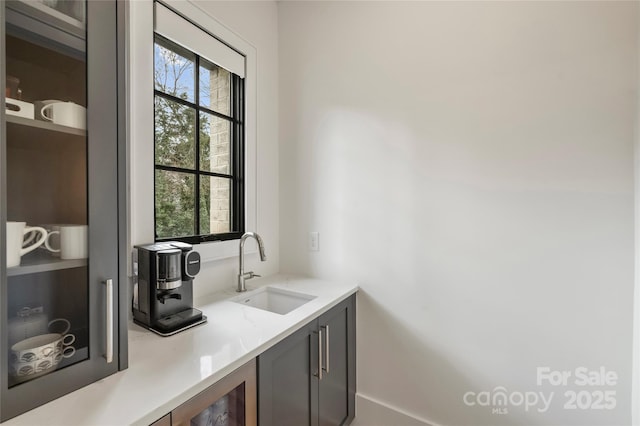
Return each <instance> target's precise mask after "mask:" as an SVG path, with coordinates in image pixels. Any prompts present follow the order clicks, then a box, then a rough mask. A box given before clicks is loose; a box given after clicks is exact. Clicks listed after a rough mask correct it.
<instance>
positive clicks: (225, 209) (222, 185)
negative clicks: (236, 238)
mask: <svg viewBox="0 0 640 426" xmlns="http://www.w3.org/2000/svg"><path fill="white" fill-rule="evenodd" d="M231 231H232V229H231V179H227V178H219V177H210V176H201V177H200V234H203V235H204V234H219V233H223V232H231Z"/></svg>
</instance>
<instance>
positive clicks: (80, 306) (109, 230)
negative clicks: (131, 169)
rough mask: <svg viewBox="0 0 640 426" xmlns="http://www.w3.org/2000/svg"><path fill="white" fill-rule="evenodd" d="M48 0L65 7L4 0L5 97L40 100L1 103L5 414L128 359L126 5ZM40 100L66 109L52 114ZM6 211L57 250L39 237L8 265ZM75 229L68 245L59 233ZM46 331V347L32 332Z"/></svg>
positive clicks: (1, 62)
mask: <svg viewBox="0 0 640 426" xmlns="http://www.w3.org/2000/svg"><path fill="white" fill-rule="evenodd" d="M54 3H55V4H56V5H59V6H60V10H58V9H55V10H54V9H53V6H51V7H49V6H48V5H45V4H43V3H42V2H20V1H10V2H9V1H7V2H0V81H4V80H5V76H6V75H13V76H14V77H19V78H16V80H18V81H19V84H20V87H21V90H20V91H18V92H16V94H15V95H14V94H12V96H14V97H16V96H17V97H22V99H21V100H22V101H24V102H23V104H26V105H32V107H33V108H35V106H36V105H40V106H38V107H37V110H36V111H35V112H34V114H32V115H29V114H26V115H24V116H16V115H9V114H7V113H6V111H5V110H4V108H2V111H0V229H1V230H0V252H1V253H2V257H1V258H0V300H2V304H0V347H2V348H4V349H7V350H4V349H3V350H2V351H0V421H4V420H6V419H8V418H11V417H14V416H16V415H18V414H21V413H23V412H25V411H27V410H30V409H32V408H35V407H37V406H39V405H42V404H44V403H46V402H48V401H51V400H52V399H55V398H57V397H60V396H62V395H65V394H67V393H69V392H72V391H74V390H76V389H79V388H81V387H82V386H85V385H87V384H90V383H92V382H94V381H96V380H99V379H101V378H103V377H105V376H107V375H109V374H112V373H115V372H116V371H118V369H120V368H125V367H126V326H127V324H126V316H127V305H124V306H119V301H120V300H122V298H121V296H123V295H126V288H127V286H126V271H124V265H125V263H126V262H125V261H124V259H120V258H119V254H120V253H125V252H126V250H123V249H122V248H123V244H124V240H123V238H122V236H123V235H124V234H125V232H124V228H123V227H124V226H125V225H126V220H123V218H124V219H126V203H124V202H123V200H124V198H123V196H122V195H123V194H124V191H123V189H124V188H125V187H124V183H125V182H124V180H123V174H122V171H123V170H124V167H123V164H124V160H125V158H124V154H123V152H125V150H124V141H123V139H120V138H119V132H121V131H122V128H123V127H124V126H123V123H124V122H123V120H122V119H119V117H118V113H119V112H121V111H122V109H121V110H120V111H119V109H118V103H119V102H122V101H123V98H120V99H119V94H121V93H122V92H121V89H122V85H123V83H124V81H123V80H122V78H121V77H122V74H121V72H122V70H121V69H119V68H118V67H119V65H120V66H122V61H121V60H119V59H118V53H119V52H118V41H119V40H120V41H122V39H121V38H120V39H119V38H118V37H119V36H121V35H122V34H123V33H122V31H123V27H122V26H121V24H122V10H121V7H119V5H118V3H117V2H116V1H115V0H111V1H85V0H76V1H74V2H57V3H56V2H53V3H51V2H49V4H54ZM71 6H73V7H74V9H73V10H72V9H71V8H70V7H71ZM76 6H77V7H76ZM76 9H77V10H76ZM118 19H120V22H118ZM121 54H122V52H121ZM6 97H10V96H8V92H7V91H5V92H4V94H2V95H0V101H1V103H2V104H4V103H5V98H6ZM43 102H49V103H55V104H59V106H60V105H61V106H62V108H61V109H60V110H59V111H62V112H60V115H58V114H57V113H52V114H53V115H52V116H51V117H47V114H45V113H44V112H43V111H44V109H40V108H41V105H42V103H43ZM70 105H71V106H73V107H74V108H73V109H71V108H70ZM53 109H54V108H50V110H53ZM65 111H66V112H65ZM69 111H71V112H69ZM38 114H40V115H43V116H45V117H46V118H48V120H40V119H38ZM41 118H42V117H41ZM120 118H121V117H120ZM7 221H12V222H13V221H15V222H14V223H18V222H19V223H22V222H26V224H27V225H28V226H34V225H39V226H42V227H43V228H46V229H47V231H48V232H49V234H50V235H54V232H56V231H54V229H56V228H54V227H58V228H57V229H59V230H60V231H58V232H60V234H59V237H60V242H59V244H60V246H59V249H60V250H61V253H58V255H57V256H56V255H54V254H52V253H49V252H48V251H47V250H41V249H40V248H38V249H37V250H33V251H32V252H30V253H28V254H25V255H24V256H22V258H21V259H20V260H19V262H18V263H17V264H11V265H8V264H7V261H6V259H5V251H6V246H7V243H6V235H5V226H6V225H5V224H6V222H7ZM70 224H73V225H70ZM63 229H68V230H69V233H68V234H66V233H65V232H66V231H63ZM73 232H77V234H76V237H75V240H74V241H75V242H74V243H72V244H70V245H68V247H69V248H70V249H69V250H68V251H67V249H65V248H64V247H65V245H64V244H63V242H62V241H63V239H62V236H63V234H64V235H68V236H71V235H72V233H73ZM70 238H71V237H70ZM25 244H26V243H25ZM52 245H55V244H52ZM74 245H75V247H80V248H82V250H79V252H80V253H79V254H72V250H71V248H73V247H72V246H74ZM65 252H66V255H65ZM107 281H110V284H111V286H108V285H106V284H105V283H106V282H107ZM109 289H111V292H109ZM120 290H122V291H120ZM109 295H110V296H111V297H108V296H109ZM124 300H126V299H124ZM109 302H112V303H109ZM127 303H129V302H128V301H127ZM25 310H26V312H27V313H26V316H25V315H23V314H24V312H23V311H25ZM25 318H26V319H25ZM121 318H124V319H125V320H124V321H121ZM54 319H55V320H54ZM52 320H54V321H55V323H53V324H51V323H50V324H49V325H48V326H47V322H49V321H52ZM36 322H38V323H40V322H41V323H42V324H43V326H39V325H38V326H36V325H33V326H32V324H36ZM64 324H66V326H65V325H64ZM67 333H69V334H67ZM51 335H53V336H57V337H55V338H52V339H51V342H49V341H48V340H47V341H46V342H45V343H41V344H42V345H43V347H44V349H42V350H40V348H39V347H38V348H36V347H35V344H34V343H30V342H31V340H30V339H33V338H38V339H40V340H37V341H38V342H41V341H43V340H42V339H44V337H43V336H51ZM63 335H64V336H65V337H64V339H62V337H63ZM20 342H21V343H20ZM123 342H124V343H125V344H124V345H123V344H122V343H123ZM18 343H20V344H21V345H22V347H25V348H26V349H25V350H24V353H25V354H26V355H29V358H28V359H27V358H25V357H24V356H23V354H22V353H20V352H18V351H17V349H16V350H13V348H18V347H20V345H19V344H18ZM27 343H29V344H30V345H31V346H29V345H27ZM14 345H15V346H14ZM45 351H46V352H45ZM109 354H111V355H112V356H109ZM107 358H109V360H107ZM70 415H72V414H70Z"/></svg>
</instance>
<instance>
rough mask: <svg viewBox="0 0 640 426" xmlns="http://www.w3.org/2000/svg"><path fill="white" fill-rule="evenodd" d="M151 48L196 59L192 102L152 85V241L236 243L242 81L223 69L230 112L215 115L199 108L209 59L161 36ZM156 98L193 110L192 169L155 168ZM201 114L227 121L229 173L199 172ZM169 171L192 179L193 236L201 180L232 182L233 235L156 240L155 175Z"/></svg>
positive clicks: (241, 225) (241, 219)
mask: <svg viewBox="0 0 640 426" xmlns="http://www.w3.org/2000/svg"><path fill="white" fill-rule="evenodd" d="M153 41H154V45H155V44H156V43H158V41H160V42H159V43H158V44H160V45H161V46H163V47H165V48H167V49H170V50H173V51H174V52H176V53H178V54H180V51H187V52H189V54H190V55H193V57H195V61H194V68H195V73H194V79H195V81H194V91H195V93H194V101H193V102H191V101H188V100H186V99H182V98H179V97H176V96H173V95H170V94H168V93H165V92H162V91H160V90H158V89H156V87H155V82H154V89H153V94H154V112H153V115H154V132H153V134H154V136H153V159H154V160H153V166H154V173H153V194H154V196H153V200H154V201H153V232H154V235H155V241H157V242H162V241H182V242H185V243H189V244H199V243H205V242H209V241H228V240H237V239H240V237H242V235H243V234H244V231H245V215H246V211H245V79H244V78H241V77H240V76H238V75H237V74H234V73H233V72H231V71H229V70H227V69H226V68H224V67H221V68H223V69H225V70H226V71H227V72H229V74H230V82H229V83H230V85H231V97H230V102H231V105H230V111H231V115H225V114H222V113H220V112H217V111H214V110H212V109H209V108H207V107H204V106H202V105H200V60H201V59H204V60H205V61H206V62H208V63H213V64H214V65H216V66H219V65H217V64H215V62H213V61H211V60H209V59H208V58H201V56H200V55H198V54H197V53H195V52H193V51H191V50H189V49H188V48H185V47H184V46H181V45H179V44H177V43H175V42H172V41H171V40H169V39H167V38H166V37H163V36H162V35H161V34H158V33H155V32H154V40H153ZM154 72H155V60H154ZM156 97H161V98H163V99H165V100H169V101H172V102H177V103H179V104H181V105H184V106H186V107H189V108H193V109H194V110H195V138H196V140H195V146H194V150H195V153H194V156H195V158H194V166H195V167H194V169H189V168H184V167H174V166H165V165H160V164H156V136H155V134H156V132H155V117H156V107H155V99H156ZM200 112H204V113H207V114H210V115H213V116H215V117H219V118H222V119H225V120H227V121H229V124H230V126H229V129H230V133H231V140H230V144H231V147H230V154H231V164H230V166H231V173H229V174H225V173H216V172H211V171H205V170H200ZM158 170H163V171H170V172H179V173H187V174H189V175H192V176H194V177H195V188H194V192H195V194H194V198H195V205H194V233H195V231H199V230H200V201H201V200H200V177H201V176H206V177H221V178H226V179H230V180H231V193H230V197H231V205H230V209H231V212H230V216H231V217H230V220H229V226H230V228H231V229H234V230H235V231H231V232H224V233H217V234H197V233H195V235H188V236H176V237H166V238H165V237H162V238H158V234H157V211H156V209H157V206H156V171H158Z"/></svg>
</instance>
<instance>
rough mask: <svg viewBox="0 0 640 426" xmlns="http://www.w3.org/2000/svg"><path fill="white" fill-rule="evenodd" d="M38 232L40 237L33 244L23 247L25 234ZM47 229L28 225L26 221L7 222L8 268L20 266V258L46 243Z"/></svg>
mask: <svg viewBox="0 0 640 426" xmlns="http://www.w3.org/2000/svg"><path fill="white" fill-rule="evenodd" d="M30 232H37V233H39V234H40V237H39V238H37V239H36V241H35V242H33V243H32V244H31V245H27V246H26V247H23V246H22V244H23V241H24V237H25V235H27V234H28V233H30ZM46 239H47V230H46V229H44V228H41V227H39V226H27V223H26V222H7V268H11V267H13V266H20V258H21V257H22V256H24V255H25V254H27V253H29V252H32V251H33V250H35V249H37V248H38V247H40V246H41V245H42V244H44V241H45V240H46Z"/></svg>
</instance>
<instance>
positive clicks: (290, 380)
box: [258, 321, 318, 426]
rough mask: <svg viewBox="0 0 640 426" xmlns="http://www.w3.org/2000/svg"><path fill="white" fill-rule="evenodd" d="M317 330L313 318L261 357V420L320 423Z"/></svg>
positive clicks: (277, 424) (286, 424) (263, 425)
mask: <svg viewBox="0 0 640 426" xmlns="http://www.w3.org/2000/svg"><path fill="white" fill-rule="evenodd" d="M317 373H318V333H317V321H312V322H311V323H310V324H308V325H306V326H304V327H303V328H302V329H301V330H298V331H297V332H295V333H294V334H292V335H291V336H289V337H287V338H286V339H285V340H283V341H282V342H280V343H279V344H277V345H276V346H274V347H273V348H271V349H269V350H268V351H266V352H265V353H263V354H262V355H260V356H259V357H258V424H259V425H260V426H305V425H309V426H316V425H317V424H318V412H317V409H318V402H317V401H318V382H317V379H316V377H315V376H314V375H317Z"/></svg>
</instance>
